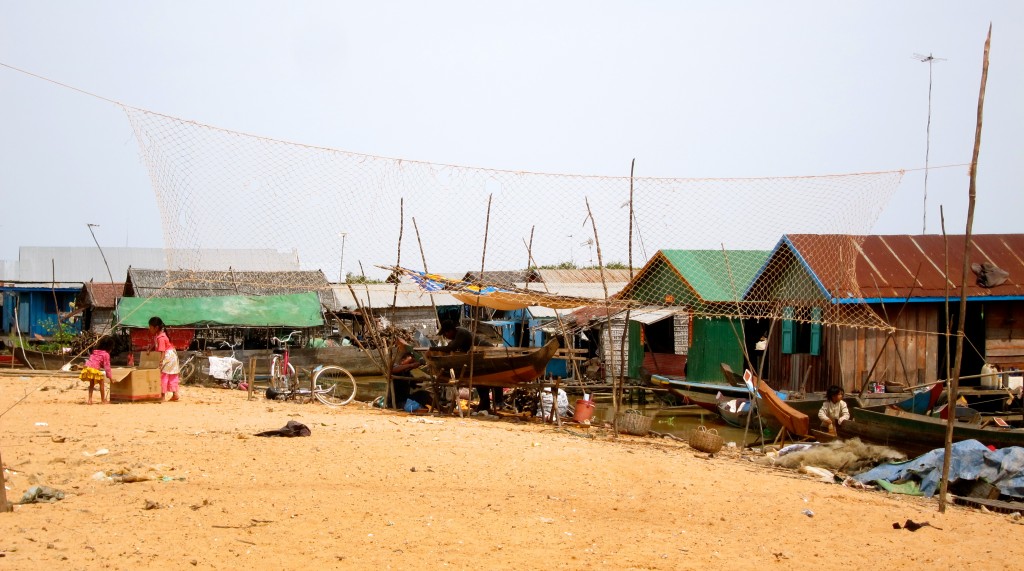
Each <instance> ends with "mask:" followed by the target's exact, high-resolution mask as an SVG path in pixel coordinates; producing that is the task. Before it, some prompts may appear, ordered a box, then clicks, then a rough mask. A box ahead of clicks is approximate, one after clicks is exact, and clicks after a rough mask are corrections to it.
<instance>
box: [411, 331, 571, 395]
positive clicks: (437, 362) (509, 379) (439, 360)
mask: <svg viewBox="0 0 1024 571" xmlns="http://www.w3.org/2000/svg"><path fill="white" fill-rule="evenodd" d="M557 351H558V341H557V340H556V339H552V340H551V341H548V343H547V345H544V346H543V347H538V348H536V349H530V350H528V351H526V352H523V351H522V350H518V349H517V348H513V347H502V348H497V349H495V348H484V347H477V348H474V349H473V351H471V352H470V353H440V352H437V351H427V352H426V353H425V354H424V355H423V356H424V357H425V358H426V360H427V368H428V369H429V370H430V373H431V374H433V375H434V376H436V377H438V378H448V377H449V376H450V375H452V374H454V375H455V377H456V378H458V379H469V377H470V375H472V382H473V384H479V385H484V386H491V387H515V386H516V385H520V384H522V383H529V382H531V381H535V380H537V379H538V378H539V377H540V376H541V375H543V374H544V368H545V367H547V365H548V361H550V360H551V358H552V357H554V356H555V353H556V352H557ZM470 356H472V359H473V361H472V368H471V367H470Z"/></svg>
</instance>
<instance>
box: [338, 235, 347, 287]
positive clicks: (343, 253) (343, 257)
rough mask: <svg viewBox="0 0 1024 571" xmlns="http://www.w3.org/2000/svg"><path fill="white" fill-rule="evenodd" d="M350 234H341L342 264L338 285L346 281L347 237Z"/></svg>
mask: <svg viewBox="0 0 1024 571" xmlns="http://www.w3.org/2000/svg"><path fill="white" fill-rule="evenodd" d="M346 236H348V232H342V233H341V263H340V264H338V283H339V284H340V283H341V282H343V281H345V237H346Z"/></svg>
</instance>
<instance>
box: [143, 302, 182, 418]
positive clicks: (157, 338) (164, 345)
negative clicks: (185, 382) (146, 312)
mask: <svg viewBox="0 0 1024 571" xmlns="http://www.w3.org/2000/svg"><path fill="white" fill-rule="evenodd" d="M165 329H166V327H165V326H164V321H163V320H162V319H160V318H159V317H152V318H150V320H149V332H150V334H152V335H153V348H154V349H156V350H157V351H160V352H161V353H163V354H164V357H163V360H162V361H161V362H160V391H161V395H163V394H167V393H171V398H170V399H168V400H169V401H171V402H175V401H177V400H179V399H178V373H179V369H178V353H177V352H176V351H175V350H174V345H172V344H171V339H170V338H169V337H167V331H165Z"/></svg>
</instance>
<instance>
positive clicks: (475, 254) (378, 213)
mask: <svg viewBox="0 0 1024 571" xmlns="http://www.w3.org/2000/svg"><path fill="white" fill-rule="evenodd" d="M124 110H125V112H126V114H127V116H128V119H129V121H130V123H131V125H132V127H133V130H134V132H135V135H136V138H137V141H138V144H139V147H140V152H141V156H142V159H143V162H144V164H145V166H146V168H147V169H148V172H149V175H150V178H151V181H152V187H153V189H154V191H155V193H156V197H157V203H158V206H159V208H160V215H161V222H162V226H163V235H164V240H165V246H166V249H167V252H168V256H169V258H172V259H169V260H168V262H169V267H172V268H180V269H182V270H186V271H187V270H189V269H192V268H199V267H200V260H199V259H198V257H199V256H201V255H202V251H203V250H204V249H228V248H270V249H274V250H278V251H287V252H292V253H294V254H295V256H296V257H297V258H298V260H299V263H300V266H301V268H302V269H303V270H321V271H322V272H323V274H324V275H325V276H326V277H327V278H328V280H330V281H339V280H342V279H344V278H345V274H350V275H349V281H351V279H352V278H353V277H362V276H365V277H367V278H369V279H385V278H387V277H388V275H389V274H390V273H391V272H390V271H389V270H388V269H383V268H394V267H406V268H412V269H415V270H417V271H424V270H428V269H429V271H431V272H438V273H439V274H442V275H443V276H447V277H448V278H450V279H452V280H454V281H455V282H462V283H463V286H456V287H478V288H479V287H493V288H497V289H500V290H502V291H512V292H515V293H519V294H522V295H523V296H525V297H523V298H521V299H522V300H523V301H524V302H525V303H526V304H528V305H546V306H551V302H550V299H549V298H550V296H551V295H552V294H554V295H555V296H558V295H559V294H561V293H565V292H559V291H557V290H555V291H551V290H550V289H545V288H544V287H541V286H539V285H538V284H530V283H519V282H516V281H514V279H509V278H508V277H507V275H509V274H513V275H514V274H515V273H516V272H520V273H521V272H523V271H524V270H527V269H528V268H537V267H540V268H545V267H547V268H594V267H602V266H603V267H605V268H618V269H623V268H629V267H632V268H634V272H633V273H634V274H636V275H642V277H641V278H637V279H638V280H639V281H635V282H634V283H633V284H632V285H631V286H630V292H629V295H616V294H618V293H619V290H620V289H621V285H622V284H619V286H620V287H619V288H618V289H614V290H611V291H608V292H607V295H605V294H604V293H603V291H602V292H601V293H600V294H599V295H596V296H590V297H592V298H594V299H596V300H598V301H597V302H602V303H606V304H607V305H609V306H615V307H617V308H626V307H630V306H637V307H639V306H643V307H648V306H661V307H667V308H672V309H674V310H678V311H680V312H683V311H685V312H688V313H689V314H690V315H693V316H723V315H725V316H736V317H762V316H782V317H784V318H786V319H792V320H797V321H800V320H803V321H817V322H822V323H831V324H839V325H851V326H855V327H881V326H883V324H882V323H881V321H880V320H879V319H878V317H877V316H876V315H874V314H873V313H872V312H870V311H866V310H864V308H863V304H856V303H853V304H851V303H847V304H836V303H832V302H831V300H830V298H833V297H834V296H835V295H836V292H842V295H843V296H844V297H847V298H851V299H856V298H857V296H858V291H857V289H856V288H857V285H856V283H855V280H854V279H853V260H854V259H855V258H856V255H857V248H858V242H857V239H856V238H853V239H850V238H848V236H851V235H853V236H856V235H863V234H867V233H869V232H870V230H871V228H872V226H873V224H874V222H875V220H876V219H877V217H878V215H879V214H880V212H881V211H882V209H883V208H884V207H885V205H886V204H887V203H888V201H889V199H890V197H891V196H892V195H893V193H894V192H895V190H896V188H897V187H898V185H899V183H900V180H901V177H902V172H899V171H892V172H880V173H862V174H848V175H835V176H804V177H774V178H744V179H706V178H702V179H698V178H652V177H635V178H631V177H630V176H628V175H626V176H619V177H609V176H587V175H573V174H544V173H531V172H517V171H509V170H496V169H488V168H473V167H465V166H455V165H447V164H435V163H427V162H417V161H411V160H403V159H394V158H386V157H380V156H372V155H366V154H360V153H354V152H348V151H343V150H337V149H331V148H324V147H317V146H312V145H305V144H299V143H292V142H285V141H279V140H274V139H269V138H265V137H259V136H253V135H248V134H244V133H239V132H234V131H229V130H225V129H220V128H216V127H212V126H208V125H203V124H200V123H196V122H192V121H186V120H182V119H178V118H175V117H170V116H166V115H162V114H157V113H153V112H149V111H145V110H141V109H137V108H132V107H127V106H125V107H124ZM624 166H625V167H628V163H627V162H625V161H624ZM624 170H626V172H628V168H627V169H624ZM789 234H804V235H810V234H820V235H830V236H832V238H828V239H823V240H819V241H817V242H816V243H815V244H814V245H813V248H814V249H815V251H813V252H809V253H808V252H807V251H806V250H803V251H802V253H803V254H809V255H812V256H814V257H815V258H816V260H817V266H816V267H817V268H818V269H819V270H820V269H821V268H826V269H827V270H828V271H826V272H825V273H827V275H828V276H829V279H830V280H831V282H832V283H829V284H821V283H814V282H813V281H812V280H809V279H804V278H802V277H800V276H798V275H795V273H794V272H793V267H794V263H796V264H799V263H800V262H801V260H784V261H785V262H787V263H782V262H780V261H778V260H776V261H774V262H771V261H769V259H768V252H769V251H770V250H772V249H773V248H774V247H775V246H776V244H778V243H779V241H780V239H781V238H782V237H783V236H784V235H789ZM659 252H663V253H664V255H663V258H664V259H663V260H662V263H663V266H664V267H658V265H657V264H658V263H659V262H658V254H659ZM673 252H676V253H673ZM679 252H681V253H679ZM648 262H650V263H648ZM665 262H669V263H665ZM645 264H647V266H648V267H646V268H644V266H645ZM680 264H683V265H684V267H686V268H688V270H689V271H688V273H689V274H690V277H691V280H692V277H693V276H694V275H703V277H701V278H700V279H698V281H699V282H701V283H698V284H692V285H693V286H694V287H679V286H678V275H676V273H678V272H677V270H676V269H674V268H678V267H679V265H680ZM379 266H383V268H382V267H379ZM481 268H483V270H484V272H485V273H484V274H482V275H480V274H479V271H480V270H481ZM641 270H644V271H643V272H642V274H641ZM497 271H501V272H504V273H505V274H503V275H505V276H506V277H505V278H503V279H498V278H497V277H495V276H497V275H499V274H497V273H494V274H492V273H491V272H497ZM469 272H477V277H476V279H471V280H468V281H467V280H464V279H463V278H464V276H465V275H466V274H468V273H469ZM819 273H821V272H820V271H819ZM790 274H792V275H790ZM489 276H491V277H489ZM754 278H760V279H757V280H756V281H755V279H754ZM751 283H754V284H755V287H751ZM275 285H282V284H280V283H278V284H275ZM284 285H286V286H287V285H288V284H284ZM292 285H294V287H295V288H296V289H302V288H303V287H304V286H303V284H301V283H296V284H292ZM709 292H710V293H709ZM627 298H628V299H627ZM597 302H595V303H597ZM786 306H799V307H800V308H801V309H800V310H799V312H798V313H796V314H790V315H782V312H783V311H784V307H786ZM815 308H817V310H815Z"/></svg>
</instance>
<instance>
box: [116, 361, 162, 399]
mask: <svg viewBox="0 0 1024 571" xmlns="http://www.w3.org/2000/svg"><path fill="white" fill-rule="evenodd" d="M123 370H126V369H118V371H123ZM111 372H112V373H113V371H111ZM117 378H118V375H117V374H115V375H114V379H115V380H116V379H117ZM163 397H164V395H163V393H162V392H161V391H160V369H131V370H128V374H127V375H125V376H123V377H122V378H121V380H120V381H119V382H116V383H111V384H110V402H137V401H159V400H162V399H163Z"/></svg>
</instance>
